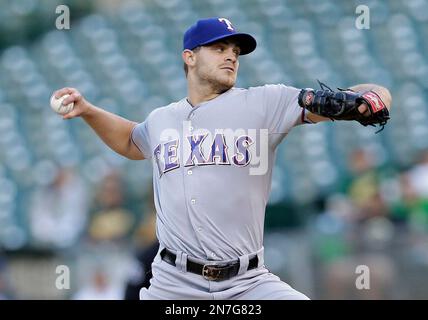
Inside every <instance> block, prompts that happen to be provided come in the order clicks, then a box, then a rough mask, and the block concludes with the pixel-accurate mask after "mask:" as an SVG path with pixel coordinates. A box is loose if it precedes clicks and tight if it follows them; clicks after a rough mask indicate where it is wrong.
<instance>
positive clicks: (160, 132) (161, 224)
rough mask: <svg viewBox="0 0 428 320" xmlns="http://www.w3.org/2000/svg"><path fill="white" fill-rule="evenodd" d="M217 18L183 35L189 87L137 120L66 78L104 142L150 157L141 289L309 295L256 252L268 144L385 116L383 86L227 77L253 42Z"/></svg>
mask: <svg viewBox="0 0 428 320" xmlns="http://www.w3.org/2000/svg"><path fill="white" fill-rule="evenodd" d="M256 45H257V44H256V40H255V39H254V37H253V36H251V35H249V34H246V33H240V32H238V31H237V30H236V29H235V26H234V25H233V24H232V23H231V22H230V21H229V20H228V19H225V18H217V17H216V18H208V19H201V20H199V21H197V22H196V23H195V24H194V25H192V26H191V27H190V28H189V29H188V30H187V31H186V32H185V34H184V37H183V51H182V58H183V61H184V69H185V74H186V78H187V85H188V91H187V97H185V98H183V99H182V100H180V101H177V102H174V103H171V104H169V105H167V106H163V107H160V108H157V109H155V110H153V111H152V112H151V113H150V114H149V116H148V117H147V118H146V119H145V120H144V121H143V122H142V123H136V122H133V121H129V120H126V119H124V118H122V117H119V116H117V115H115V114H112V113H109V112H107V111H105V110H103V109H101V108H98V107H96V106H94V105H92V104H91V103H89V102H88V101H86V100H85V99H84V97H82V95H81V94H80V93H79V92H78V91H77V90H76V89H73V88H63V89H61V90H58V91H56V92H55V93H54V95H55V97H56V98H60V97H62V96H64V95H66V94H69V96H68V97H67V98H66V99H64V101H63V102H62V103H63V104H64V105H68V104H69V103H74V109H73V110H72V111H71V112H69V113H67V114H66V115H64V116H63V118H64V119H71V118H75V117H82V118H83V120H84V121H85V122H86V123H87V124H88V125H89V126H91V127H92V129H93V130H94V131H95V132H96V133H97V134H98V135H99V137H100V138H101V139H102V140H103V141H104V142H105V143H106V144H107V145H108V146H109V147H110V148H111V149H113V150H114V151H116V152H117V153H119V154H121V155H122V156H124V157H127V158H129V159H132V160H142V159H148V160H150V161H151V162H152V164H153V187H154V192H155V196H154V201H155V205H156V211H157V225H156V232H157V237H158V239H159V242H160V247H159V250H158V252H157V255H156V257H155V259H154V261H153V263H152V273H153V278H152V279H151V285H150V287H149V288H148V289H147V288H143V289H142V290H141V292H140V298H141V299H192V300H193V299H249V300H258V299H308V297H307V296H306V295H304V294H303V293H300V292H298V291H296V290H295V289H293V288H292V287H290V286H289V285H288V284H287V283H285V282H283V281H281V279H279V277H277V276H276V275H274V274H272V273H270V272H269V270H268V269H266V267H265V265H264V260H263V229H264V215H265V208H266V204H267V201H268V198H269V192H270V186H271V178H272V169H273V166H274V160H275V152H276V150H277V146H278V145H279V144H280V143H281V141H282V140H283V139H284V138H285V137H286V136H287V134H288V133H289V132H290V130H291V129H292V128H293V127H295V126H297V125H300V124H303V123H317V122H320V121H332V120H355V121H358V122H359V123H361V124H362V125H364V126H367V125H373V126H376V125H379V126H380V127H381V128H383V126H385V124H386V123H387V121H388V119H389V109H390V106H391V100H392V99H391V95H390V93H389V91H388V90H387V89H386V88H383V87H381V86H378V85H374V84H361V85H356V86H354V87H351V88H349V89H337V90H332V89H330V88H328V87H327V86H326V85H324V84H321V83H320V84H321V88H320V89H311V88H305V89H298V88H294V87H291V86H287V85H284V84H269V85H264V86H259V87H251V88H248V89H243V88H236V87H234V85H235V82H236V78H237V74H238V69H239V59H240V57H241V56H244V55H247V54H249V53H251V52H252V51H253V50H255V48H256Z"/></svg>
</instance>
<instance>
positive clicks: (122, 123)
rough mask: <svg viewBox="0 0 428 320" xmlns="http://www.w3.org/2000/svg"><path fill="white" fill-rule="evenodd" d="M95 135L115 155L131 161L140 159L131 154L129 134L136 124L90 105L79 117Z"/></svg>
mask: <svg viewBox="0 0 428 320" xmlns="http://www.w3.org/2000/svg"><path fill="white" fill-rule="evenodd" d="M81 117H82V118H83V120H85V122H86V123H87V124H88V125H89V126H90V127H91V128H92V129H93V130H94V131H95V132H96V134H97V135H98V136H99V137H100V138H101V140H103V141H104V143H105V144H107V145H108V146H109V147H110V148H111V149H113V150H114V151H116V152H117V153H119V154H121V155H123V156H125V157H127V158H131V159H137V158H138V159H142V157H141V156H140V155H138V154H137V153H135V152H132V150H133V149H134V148H132V146H131V144H132V140H131V132H132V129H133V128H134V126H136V125H137V123H136V122H133V121H129V120H127V119H125V118H122V117H120V116H118V115H115V114H113V113H111V112H108V111H105V110H103V109H101V108H98V107H96V106H94V105H90V106H89V108H88V109H87V111H86V112H85V113H84V114H82V116H81Z"/></svg>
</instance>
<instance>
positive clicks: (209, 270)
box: [160, 248, 259, 281]
mask: <svg viewBox="0 0 428 320" xmlns="http://www.w3.org/2000/svg"><path fill="white" fill-rule="evenodd" d="M160 255H161V258H162V260H164V261H165V262H167V263H169V264H171V265H173V266H175V259H176V257H177V256H176V255H175V254H174V253H172V252H171V251H169V250H168V249H166V248H165V249H163V250H162V251H161V253H160ZM258 263H259V259H258V257H257V256H255V257H253V258H251V259H250V260H249V261H248V268H247V270H251V269H254V268H257V265H258ZM187 272H192V273H196V274H198V275H200V276H203V277H204V278H205V279H206V280H210V281H223V280H228V279H230V278H232V277H234V276H236V275H237V274H238V272H239V261H238V262H234V263H228V264H199V263H196V262H193V261H190V260H189V259H187Z"/></svg>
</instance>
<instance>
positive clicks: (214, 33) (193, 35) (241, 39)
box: [183, 17, 257, 55]
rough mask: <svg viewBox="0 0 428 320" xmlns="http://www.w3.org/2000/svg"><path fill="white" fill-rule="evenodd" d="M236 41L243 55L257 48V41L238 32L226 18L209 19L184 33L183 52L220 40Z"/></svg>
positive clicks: (203, 20)
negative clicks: (229, 39) (231, 39)
mask: <svg viewBox="0 0 428 320" xmlns="http://www.w3.org/2000/svg"><path fill="white" fill-rule="evenodd" d="M226 38H233V39H236V41H237V42H238V45H239V47H240V49H241V53H240V54H241V55H245V54H248V53H250V52H252V51H254V49H255V48H256V46H257V42H256V39H254V38H253V36H251V35H249V34H247V33H240V32H236V30H235V27H234V26H233V25H232V23H231V22H230V21H229V20H228V19H225V18H218V17H216V18H207V19H201V20H198V21H197V22H196V23H195V24H194V25H192V26H191V27H190V28H189V29H187V31H186V32H185V33H184V37H183V50H186V49H189V50H193V49H195V48H196V47H199V46H203V45H207V44H210V43H213V42H216V41H218V40H222V39H226Z"/></svg>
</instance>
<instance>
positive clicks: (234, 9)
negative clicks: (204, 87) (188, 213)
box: [0, 0, 428, 299]
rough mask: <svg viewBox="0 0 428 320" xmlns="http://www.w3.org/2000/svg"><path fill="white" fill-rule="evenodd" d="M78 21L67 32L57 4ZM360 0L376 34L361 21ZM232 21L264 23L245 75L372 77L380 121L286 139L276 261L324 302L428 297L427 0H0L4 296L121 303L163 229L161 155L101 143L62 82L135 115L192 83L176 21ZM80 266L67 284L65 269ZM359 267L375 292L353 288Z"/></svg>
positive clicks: (305, 81) (271, 212)
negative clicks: (155, 177) (60, 109)
mask: <svg viewBox="0 0 428 320" xmlns="http://www.w3.org/2000/svg"><path fill="white" fill-rule="evenodd" d="M60 4H66V5H68V6H69V8H70V18H71V29H70V30H57V29H56V28H55V19H56V18H57V17H58V14H56V13H55V9H56V7H57V5H60ZM359 4H364V5H367V6H368V7H369V8H370V29H369V30H359V29H357V28H356V27H355V19H356V17H357V16H358V15H357V14H356V13H355V8H356V6H357V5H359ZM210 16H223V17H226V18H228V19H230V20H231V21H232V22H233V23H234V25H235V26H236V27H237V28H238V29H239V30H241V31H245V32H249V33H251V34H253V35H254V36H255V37H256V39H257V41H258V48H257V50H256V51H255V52H254V53H253V54H251V55H249V56H246V57H243V58H242V59H241V67H240V76H239V81H238V84H237V86H240V87H248V86H257V85H262V84H265V83H285V84H287V85H292V86H296V87H316V86H317V83H316V79H320V80H321V81H323V82H325V83H327V84H329V85H331V86H332V87H346V86H351V85H354V84H357V83H378V84H381V85H383V86H386V87H388V88H390V90H391V92H392V95H393V109H392V120H391V121H390V122H389V123H388V125H387V126H386V128H385V130H384V131H382V132H381V133H379V134H374V132H375V131H376V129H375V128H365V127H362V126H360V125H359V124H357V123H351V122H336V123H322V124H317V125H307V126H301V127H298V128H296V129H294V130H293V131H292V132H291V133H290V135H289V136H288V137H287V138H286V139H285V141H284V142H283V143H282V144H281V146H280V148H279V151H278V155H277V157H278V159H277V160H278V161H277V167H276V168H275V170H274V178H273V184H272V194H271V199H270V203H269V206H268V208H267V216H266V242H265V247H266V264H267V266H268V268H269V269H270V270H271V271H273V272H274V273H276V274H278V275H279V276H280V277H281V278H282V279H283V280H284V281H286V282H288V283H290V284H291V285H292V286H295V287H296V288H297V289H298V290H299V291H302V292H304V293H305V294H307V295H308V296H310V297H311V298H313V299H412V298H413V299H426V298H427V297H428V277H427V276H426V274H427V271H428V237H427V235H428V152H427V150H428V121H427V120H428V117H427V112H428V106H427V104H426V101H427V98H428V58H427V53H428V42H427V41H426V39H427V38H428V1H426V0H391V1H380V0H361V1H339V0H323V1H316V0H233V1H230V0H204V1H200V0H188V1H179V0H144V1H113V0H111V1H84V0H81V1H71V0H69V1H59V0H58V1H57V0H43V1H42V0H19V1H12V0H0V298H2V297H3V298H11V299H87V298H93V299H97V298H111V299H122V298H123V297H124V288H125V286H126V284H127V283H128V284H129V282H131V283H132V281H135V279H136V277H138V274H139V273H138V272H139V271H138V270H139V269H138V263H137V261H136V259H135V257H136V255H137V253H138V252H141V250H144V248H147V247H148V246H150V244H151V243H152V241H153V240H154V233H153V221H154V220H153V216H154V212H153V206H152V191H151V168H150V164H149V163H146V162H138V161H137V162H133V161H127V160H126V159H124V158H122V157H120V156H118V155H116V154H114V153H113V152H112V151H111V150H109V149H108V148H107V147H105V146H104V145H103V144H102V142H100V140H99V139H98V138H97V137H96V135H95V134H94V133H93V132H92V131H91V130H90V129H89V128H88V127H87V126H86V125H85V124H84V122H83V121H82V120H81V119H77V120H72V121H66V122H65V121H63V120H62V119H61V117H58V116H57V115H55V114H54V113H53V112H52V110H51V109H50V107H49V97H50V95H51V94H52V92H53V91H54V90H56V89H58V88H60V87H63V86H72V87H76V88H78V89H79V90H80V91H81V92H82V93H83V94H84V95H85V96H86V97H87V99H88V100H89V101H91V102H93V103H94V104H96V105H99V106H102V107H103V108H105V109H107V110H109V111H112V112H115V113H117V114H120V115H122V116H125V117H127V118H129V119H132V120H134V121H142V120H143V119H144V118H145V116H146V115H147V114H148V113H149V112H150V111H151V110H153V109H154V108H156V107H159V106H162V105H165V104H168V103H169V102H172V101H175V100H178V99H181V98H182V97H184V96H185V95H186V82H185V77H184V73H183V70H182V62H181V57H180V52H181V41H182V34H183V32H184V31H185V30H186V28H187V27H188V26H190V25H191V24H193V23H194V21H196V20H197V19H198V18H201V17H210ZM58 265H66V266H68V267H69V268H70V277H71V278H70V279H71V287H70V289H69V290H58V289H57V288H56V287H55V282H56V279H57V277H58V274H57V273H56V267H57V266H58ZM358 265H367V266H368V267H369V268H370V289H369V290H358V289H356V286H355V281H356V278H357V277H358V275H359V274H357V273H356V268H357V266H358Z"/></svg>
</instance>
